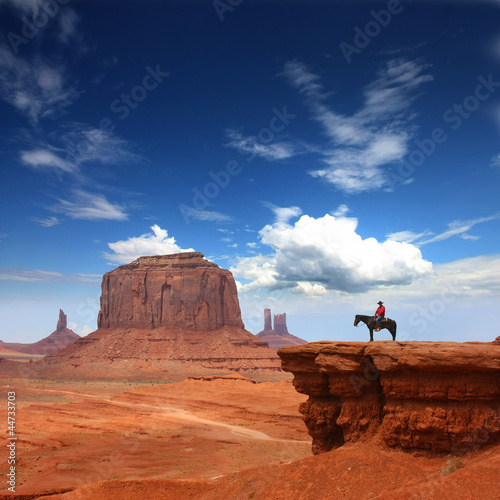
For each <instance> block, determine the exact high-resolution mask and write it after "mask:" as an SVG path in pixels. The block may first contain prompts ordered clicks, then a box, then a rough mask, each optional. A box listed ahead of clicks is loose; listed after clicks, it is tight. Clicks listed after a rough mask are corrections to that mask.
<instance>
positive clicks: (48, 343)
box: [0, 309, 80, 355]
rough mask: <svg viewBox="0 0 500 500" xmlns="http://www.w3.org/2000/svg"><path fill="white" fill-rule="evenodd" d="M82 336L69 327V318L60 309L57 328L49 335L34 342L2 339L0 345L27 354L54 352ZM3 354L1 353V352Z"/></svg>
mask: <svg viewBox="0 0 500 500" xmlns="http://www.w3.org/2000/svg"><path fill="white" fill-rule="evenodd" d="M79 338H80V335H77V334H76V333H75V332H74V331H73V330H70V329H69V328H68V318H67V316H66V314H64V312H63V311H62V310H61V309H59V319H58V321H57V327H56V329H55V330H54V331H53V332H52V333H51V334H50V335H48V336H47V337H45V338H44V339H42V340H39V341H38V342H35V343H33V344H19V343H8V342H2V341H0V347H2V348H4V349H8V350H12V351H17V352H21V353H25V354H43V355H47V354H52V353H54V352H57V351H59V350H60V349H62V348H63V347H66V346H67V345H69V344H72V343H73V342H75V341H76V340H78V339H79ZM0 355H1V353H0Z"/></svg>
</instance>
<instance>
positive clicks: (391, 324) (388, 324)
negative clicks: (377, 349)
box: [354, 314, 396, 342]
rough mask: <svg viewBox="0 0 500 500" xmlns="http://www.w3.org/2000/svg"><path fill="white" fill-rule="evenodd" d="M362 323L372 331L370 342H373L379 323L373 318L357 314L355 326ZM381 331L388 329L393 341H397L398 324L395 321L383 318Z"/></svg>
mask: <svg viewBox="0 0 500 500" xmlns="http://www.w3.org/2000/svg"><path fill="white" fill-rule="evenodd" d="M360 321H362V322H363V323H364V324H365V325H366V326H367V327H368V330H370V342H372V341H373V330H375V328H377V322H376V321H375V318H374V317H373V316H365V315H363V314H356V317H355V318H354V326H358V323H359V322H360ZM380 327H381V329H383V328H387V330H389V331H390V332H391V335H392V340H396V322H395V321H394V320H393V319H389V318H383V319H382V321H380Z"/></svg>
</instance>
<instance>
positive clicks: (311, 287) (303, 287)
mask: <svg viewBox="0 0 500 500" xmlns="http://www.w3.org/2000/svg"><path fill="white" fill-rule="evenodd" d="M290 292H291V293H295V294H299V295H308V296H310V297H318V296H322V295H327V294H328V290H327V289H326V288H325V287H324V286H323V285H318V284H317V283H315V284H311V283H309V282H308V281H305V282H300V283H298V284H297V286H296V287H295V288H292V289H291V290H290Z"/></svg>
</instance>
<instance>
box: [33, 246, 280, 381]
mask: <svg viewBox="0 0 500 500" xmlns="http://www.w3.org/2000/svg"><path fill="white" fill-rule="evenodd" d="M43 361H44V365H43V366H44V368H43V370H42V371H43V373H46V372H47V370H48V371H51V369H52V368H53V367H55V365H63V366H65V367H66V368H67V370H66V371H67V372H71V373H68V374H67V376H70V375H71V376H72V374H74V375H75V376H81V377H99V378H136V379H141V378H144V377H146V378H148V379H150V378H154V379H163V378H168V377H170V376H171V375H172V373H178V372H180V371H184V372H186V373H190V371H192V370H194V369H195V367H196V366H198V367H202V368H204V369H211V370H213V369H217V370H225V371H227V370H236V371H246V372H252V371H280V368H279V366H280V363H279V358H278V356H277V355H276V352H275V351H274V350H273V349H271V348H269V346H268V344H267V343H266V342H264V341H262V340H260V339H258V338H257V337H256V336H254V335H252V334H251V333H250V332H248V331H246V330H245V329H244V325H243V322H242V320H241V312H240V306H239V302H238V295H237V290H236V284H235V282H234V279H233V276H232V274H231V272H230V271H226V270H224V269H221V268H220V267H219V266H217V265H216V264H214V263H212V262H209V261H207V260H205V259H204V258H203V254H201V253H198V252H189V253H182V254H175V255H162V256H154V257H140V258H139V259H137V260H135V261H134V262H132V263H130V264H127V265H124V266H120V267H118V268H117V269H114V270H113V271H110V272H109V273H107V274H105V275H104V276H103V281H102V295H101V310H100V312H99V317H98V330H96V331H95V332H93V333H91V334H90V335H88V336H86V337H84V338H82V339H80V340H79V341H78V342H76V343H75V344H73V345H71V346H69V347H68V348H66V349H64V350H62V351H60V352H58V353H57V354H55V355H53V356H50V357H48V358H46V359H45V360H43ZM91 367H92V369H91ZM54 373H55V372H54Z"/></svg>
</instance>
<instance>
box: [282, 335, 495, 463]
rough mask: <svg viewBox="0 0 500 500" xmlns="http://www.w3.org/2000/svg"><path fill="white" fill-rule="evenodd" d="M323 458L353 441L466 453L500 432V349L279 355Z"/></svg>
mask: <svg viewBox="0 0 500 500" xmlns="http://www.w3.org/2000/svg"><path fill="white" fill-rule="evenodd" d="M278 355H279V356H280V357H281V360H282V363H281V366H282V369H283V370H285V371H288V372H291V373H293V375H294V381H293V384H294V386H295V388H296V390H297V391H298V392H301V393H303V394H307V395H308V396H309V399H308V400H307V401H306V402H305V403H302V404H301V406H300V412H301V413H302V414H303V417H304V422H305V424H306V426H307V428H308V429H309V434H310V435H311V437H312V438H313V453H314V454H319V453H324V452H327V451H330V450H331V449H333V448H336V447H338V446H341V445H342V444H343V443H344V442H347V441H358V440H363V439H374V438H375V439H378V440H382V441H383V442H385V443H386V444H387V445H388V446H400V447H403V448H420V449H428V450H433V451H443V452H453V453H464V452H468V451H471V450H474V449H478V448H479V447H481V446H483V445H485V444H489V443H492V442H494V441H496V440H497V439H498V437H499V435H500V344H499V343H495V342H492V343H479V342H477V343H476V342H471V343H464V344H459V343H454V342H393V341H391V342H383V341H382V342H371V343H367V342H314V343H310V344H307V345H304V346H288V347H282V348H281V349H279V350H278Z"/></svg>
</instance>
